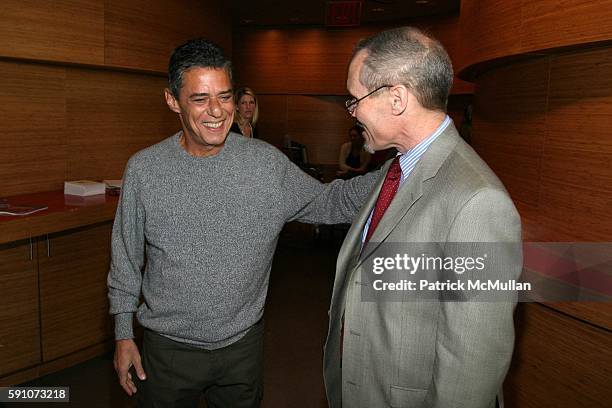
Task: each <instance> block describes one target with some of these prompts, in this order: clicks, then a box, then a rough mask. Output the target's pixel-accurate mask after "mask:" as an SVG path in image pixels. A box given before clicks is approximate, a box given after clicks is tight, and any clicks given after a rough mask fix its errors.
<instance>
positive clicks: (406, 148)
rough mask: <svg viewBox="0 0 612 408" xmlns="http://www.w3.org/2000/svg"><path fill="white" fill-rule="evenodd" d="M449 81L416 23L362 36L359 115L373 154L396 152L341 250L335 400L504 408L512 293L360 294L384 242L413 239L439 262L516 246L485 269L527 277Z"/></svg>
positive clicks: (331, 370)
mask: <svg viewBox="0 0 612 408" xmlns="http://www.w3.org/2000/svg"><path fill="white" fill-rule="evenodd" d="M452 78H453V71H452V66H451V63H450V60H449V58H448V55H447V54H446V52H445V50H444V48H443V47H442V46H441V44H440V43H439V42H437V41H436V40H435V39H433V38H431V37H429V36H427V35H425V34H423V33H422V32H420V31H419V30H416V29H413V28H409V27H404V28H398V29H393V30H389V31H385V32H382V33H380V34H377V35H376V36H374V37H372V38H369V39H367V40H364V41H362V42H361V43H360V44H359V45H358V46H357V48H356V50H355V52H354V54H353V57H352V60H351V62H350V66H349V70H348V79H347V89H348V91H349V93H350V94H351V95H352V96H353V98H352V99H350V100H348V101H347V103H346V107H347V109H348V111H349V113H350V114H351V115H352V116H354V117H355V118H357V120H358V121H359V122H360V124H361V125H362V126H363V127H364V128H365V132H364V134H365V136H366V143H367V145H368V147H369V148H370V149H371V150H373V151H376V150H383V149H387V148H390V147H394V148H396V149H397V150H398V152H399V154H398V157H396V158H395V159H393V160H392V161H389V162H387V163H386V164H385V167H384V169H383V174H387V175H386V176H385V180H384V181H383V179H381V180H380V181H379V183H378V185H377V187H376V188H375V189H374V191H373V192H372V194H371V196H370V197H369V199H368V201H367V202H366V204H365V206H364V207H363V208H362V209H361V212H360V214H359V215H358V216H357V217H356V219H355V220H354V223H353V225H352V227H351V229H350V231H349V233H348V235H347V237H346V239H345V241H344V244H343V246H342V249H341V250H340V254H339V257H338V263H337V273H336V279H335V284H334V291H333V296H332V301H331V309H330V322H329V333H328V338H327V342H326V344H325V357H324V371H325V373H324V375H325V385H326V389H327V397H328V400H329V404H330V407H331V408H339V407H345V408H355V407H364V408H366V407H367V408H378V407H411V408H412V407H436V408H451V407H465V408H480V407H483V408H489V407H495V405H496V399H497V398H496V396H498V395H499V393H500V391H501V386H502V382H503V380H504V377H505V375H506V372H507V370H508V366H509V363H510V359H511V356H512V350H513V346H514V329H513V310H514V307H515V304H516V300H515V299H516V294H515V293H514V292H512V293H508V294H507V296H503V297H502V298H503V299H502V300H503V301H502V300H500V299H501V298H500V299H490V298H488V299H485V298H484V295H485V291H482V292H476V293H471V294H469V295H466V294H465V293H461V292H459V293H454V297H453V300H454V301H445V293H446V294H448V292H443V291H442V290H440V291H439V292H436V291H434V292H433V293H430V295H432V296H433V298H430V299H427V300H425V299H419V298H418V297H417V295H416V294H415V295H413V294H412V293H411V292H408V291H406V292H404V293H403V294H402V295H400V296H403V297H402V298H401V299H402V300H401V301H397V300H395V301H393V300H389V299H387V298H384V297H383V296H382V295H381V297H380V298H370V299H364V293H365V292H364V288H366V289H367V285H369V284H370V283H369V278H367V277H366V275H367V274H371V272H372V269H371V265H372V263H373V262H375V261H374V260H375V258H377V257H379V256H380V255H381V254H383V253H385V245H398V244H399V245H400V247H401V246H402V245H403V246H404V247H405V249H406V252H409V249H410V248H409V247H410V243H439V244H440V245H439V246H438V248H442V249H441V253H440V254H441V256H446V257H450V256H455V257H456V256H457V255H458V254H459V255H472V256H475V257H476V256H477V255H478V254H477V253H467V252H468V249H467V248H470V245H466V246H465V247H461V246H460V247H458V248H459V249H458V250H457V247H456V246H455V249H454V250H452V251H451V250H450V249H449V248H450V247H451V244H452V243H484V244H485V245H489V244H490V245H494V244H496V243H514V246H513V249H510V246H509V247H508V248H505V247H503V246H502V247H501V248H497V249H496V250H495V251H493V252H494V257H493V258H495V259H489V260H487V262H489V264H490V265H493V266H492V267H491V268H489V270H488V271H487V273H491V272H493V274H496V273H497V272H499V274H500V276H502V275H503V276H506V277H510V278H513V279H518V276H519V275H520V272H521V268H522V256H521V251H520V240H521V226H520V219H519V216H518V213H517V212H516V209H515V207H514V205H513V203H512V201H511V199H510V197H509V196H508V193H507V192H506V190H505V189H504V187H503V185H502V184H501V182H500V181H499V180H498V179H497V177H496V176H495V175H494V174H493V172H492V171H491V170H490V169H489V167H488V166H487V165H486V164H485V163H484V162H483V161H482V159H480V157H479V156H478V155H477V154H476V153H475V152H474V150H472V148H471V147H469V146H468V145H467V144H466V143H465V142H464V141H463V140H462V139H461V138H460V137H459V135H458V133H457V130H456V129H455V127H454V125H453V123H452V121H451V120H450V118H449V117H448V116H447V115H446V113H445V111H446V103H447V99H448V94H449V92H450V89H451V85H452ZM446 244H448V245H446ZM386 248H387V249H388V247H386ZM517 248H519V249H517ZM485 258H486V255H485ZM490 261H491V262H490ZM388 266H389V265H388ZM491 269H493V271H491ZM438 272H439V271H438ZM451 272H454V273H460V272H458V271H457V269H455V270H454V271H451ZM451 275H452V273H451ZM429 277H431V275H429ZM487 278H489V279H490V278H491V276H490V275H488V276H485V279H487ZM366 282H368V283H366ZM482 300H488V301H486V302H484V301H482Z"/></svg>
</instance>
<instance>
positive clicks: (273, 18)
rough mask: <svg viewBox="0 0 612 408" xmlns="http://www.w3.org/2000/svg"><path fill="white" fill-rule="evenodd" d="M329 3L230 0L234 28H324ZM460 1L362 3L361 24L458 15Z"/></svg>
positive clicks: (323, 0)
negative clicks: (291, 26)
mask: <svg viewBox="0 0 612 408" xmlns="http://www.w3.org/2000/svg"><path fill="white" fill-rule="evenodd" d="M327 3H328V0H301V1H288V0H232V1H231V7H232V19H233V24H234V26H286V25H319V26H323V25H325V12H326V5H327ZM459 4H460V0H364V1H363V6H362V14H361V24H370V23H386V22H392V21H393V22H396V21H403V20H410V19H413V18H417V17H426V16H438V15H449V14H457V13H458V12H459Z"/></svg>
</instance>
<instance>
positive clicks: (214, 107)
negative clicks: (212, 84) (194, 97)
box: [208, 98, 223, 118]
mask: <svg viewBox="0 0 612 408" xmlns="http://www.w3.org/2000/svg"><path fill="white" fill-rule="evenodd" d="M222 113H223V111H222V109H221V104H220V103H219V100H218V99H217V98H211V99H210V102H209V103H208V114H209V115H210V116H213V117H215V118H218V117H219V116H221V115H222Z"/></svg>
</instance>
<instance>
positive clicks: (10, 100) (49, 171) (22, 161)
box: [0, 61, 66, 196]
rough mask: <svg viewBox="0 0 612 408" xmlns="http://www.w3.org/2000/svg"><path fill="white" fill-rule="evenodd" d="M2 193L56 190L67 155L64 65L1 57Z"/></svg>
mask: <svg viewBox="0 0 612 408" xmlns="http://www.w3.org/2000/svg"><path fill="white" fill-rule="evenodd" d="M0 71H1V72H2V76H0V102H1V103H0V123H1V124H2V132H0V144H1V145H2V149H0V196H6V195H15V194H22V193H27V192H33V191H44V190H49V189H52V188H56V187H57V186H58V183H60V182H62V181H63V180H64V172H65V159H66V136H65V128H66V123H65V111H66V104H65V102H66V100H65V90H64V87H65V77H66V72H65V69H64V68H61V67H53V66H45V65H38V64H27V63H19V62H3V61H0Z"/></svg>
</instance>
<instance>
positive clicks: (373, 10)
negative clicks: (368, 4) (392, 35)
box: [372, 7, 385, 13]
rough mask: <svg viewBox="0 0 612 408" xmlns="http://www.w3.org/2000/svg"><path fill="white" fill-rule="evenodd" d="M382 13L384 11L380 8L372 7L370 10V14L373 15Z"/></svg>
mask: <svg viewBox="0 0 612 408" xmlns="http://www.w3.org/2000/svg"><path fill="white" fill-rule="evenodd" d="M383 11H385V9H384V8H382V7H374V8H373V9H372V12H374V13H382V12H383Z"/></svg>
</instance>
